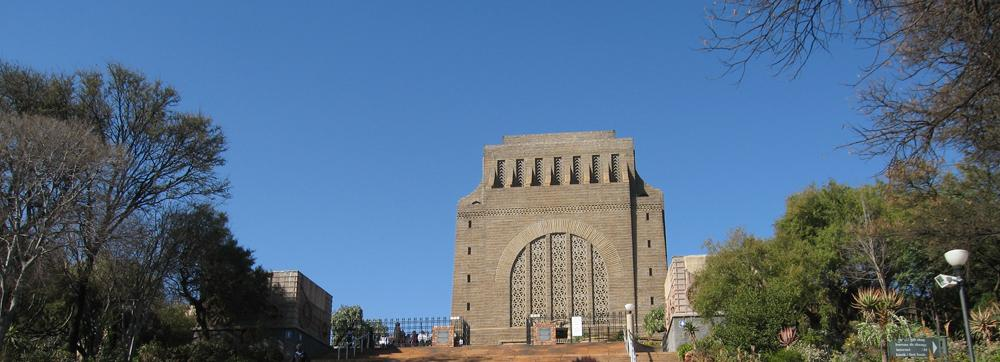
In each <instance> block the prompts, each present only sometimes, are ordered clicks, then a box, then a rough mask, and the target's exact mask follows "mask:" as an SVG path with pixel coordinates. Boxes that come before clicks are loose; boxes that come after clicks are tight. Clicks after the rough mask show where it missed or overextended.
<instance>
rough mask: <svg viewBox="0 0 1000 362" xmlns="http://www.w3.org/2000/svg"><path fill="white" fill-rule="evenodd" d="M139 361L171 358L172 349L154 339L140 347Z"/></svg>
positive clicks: (160, 361)
mask: <svg viewBox="0 0 1000 362" xmlns="http://www.w3.org/2000/svg"><path fill="white" fill-rule="evenodd" d="M138 355H139V361H142V362H165V361H169V360H171V356H170V351H169V350H167V348H166V347H163V344H161V343H160V342H157V341H152V342H149V343H146V344H144V345H143V346H142V347H139V352H138Z"/></svg>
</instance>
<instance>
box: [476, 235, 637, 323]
mask: <svg viewBox="0 0 1000 362" xmlns="http://www.w3.org/2000/svg"><path fill="white" fill-rule="evenodd" d="M552 234H566V235H575V236H578V237H580V238H582V239H585V241H587V242H589V243H590V245H592V247H593V251H594V252H595V253H596V254H598V255H600V257H601V259H603V262H604V267H605V268H606V269H607V270H606V273H607V277H608V280H607V282H608V283H609V284H617V283H622V282H625V281H626V279H627V278H626V275H625V273H624V270H623V269H624V265H623V261H622V258H621V256H620V255H619V252H618V250H617V249H616V248H615V247H614V245H613V243H612V241H611V240H610V239H608V238H607V237H605V236H604V234H602V233H601V232H600V231H598V230H597V229H595V228H594V227H593V226H590V225H588V224H587V223H584V222H581V221H578V220H567V219H552V220H543V221H539V222H536V223H534V224H531V225H529V226H527V227H525V228H524V229H522V230H521V231H520V232H518V233H517V235H515V236H514V237H513V238H511V239H510V241H509V242H508V243H507V245H506V246H505V247H504V249H503V252H502V253H501V254H500V259H499V261H498V262H497V266H496V269H495V271H494V277H493V282H494V290H495V291H496V292H497V293H498V294H497V295H496V298H497V300H498V301H501V300H502V301H509V300H510V295H508V293H510V292H512V290H511V276H512V274H511V272H512V270H513V268H514V262H515V261H516V260H517V259H518V255H519V254H520V253H521V251H522V250H525V249H526V248H529V249H530V246H531V243H532V242H533V241H535V240H538V239H539V238H541V237H545V236H547V235H552ZM503 304H504V305H505V306H506V308H504V309H506V311H507V313H510V309H509V308H510V305H509V304H508V303H503Z"/></svg>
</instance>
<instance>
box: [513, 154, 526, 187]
mask: <svg viewBox="0 0 1000 362" xmlns="http://www.w3.org/2000/svg"><path fill="white" fill-rule="evenodd" d="M521 186H524V160H515V161H514V180H513V182H511V183H510V187H521Z"/></svg>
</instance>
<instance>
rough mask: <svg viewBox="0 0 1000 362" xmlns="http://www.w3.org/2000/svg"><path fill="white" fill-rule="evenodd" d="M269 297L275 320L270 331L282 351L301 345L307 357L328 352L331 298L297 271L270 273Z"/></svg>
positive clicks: (292, 349) (271, 323) (270, 325)
mask: <svg viewBox="0 0 1000 362" xmlns="http://www.w3.org/2000/svg"><path fill="white" fill-rule="evenodd" d="M271 286H272V287H273V288H274V289H275V291H276V292H277V293H275V295H274V296H272V298H273V301H274V304H275V305H276V306H277V307H278V312H279V313H278V317H277V318H276V319H275V320H274V321H272V322H270V323H269V325H268V327H270V328H271V329H272V330H273V331H274V332H275V333H276V334H278V335H279V337H280V338H281V339H282V340H283V341H284V343H285V348H286V350H290V351H294V349H295V345H296V344H300V343H301V344H302V346H303V348H305V349H306V352H307V353H309V355H311V356H317V355H321V354H323V353H326V352H328V351H329V348H330V315H331V309H332V305H333V297H332V296H331V295H330V293H327V292H326V291H325V290H323V288H320V287H319V285H316V283H313V281H312V280H310V279H309V278H307V277H306V276H305V275H304V274H302V273H301V272H299V271H297V270H287V271H273V272H271Z"/></svg>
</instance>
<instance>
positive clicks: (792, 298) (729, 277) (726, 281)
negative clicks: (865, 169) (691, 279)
mask: <svg viewBox="0 0 1000 362" xmlns="http://www.w3.org/2000/svg"><path fill="white" fill-rule="evenodd" d="M882 187H883V186H881V185H876V186H866V187H862V188H857V189H855V188H850V187H847V186H844V185H840V184H837V183H834V182H830V183H828V184H827V185H826V186H824V187H822V188H817V187H810V188H807V189H806V190H804V191H802V192H800V193H797V194H795V195H792V196H791V197H789V198H788V201H787V208H786V212H785V214H784V215H783V216H782V217H781V218H780V219H779V220H778V221H777V222H776V223H775V237H774V238H773V239H770V240H762V239H758V238H755V237H753V236H751V235H747V234H746V233H744V232H742V231H741V230H736V231H734V232H733V233H732V234H731V235H730V236H729V238H728V240H726V241H725V242H723V243H719V244H709V247H710V251H711V255H710V256H709V258H708V260H707V264H706V268H705V270H704V271H702V272H701V273H700V274H699V275H698V276H697V278H696V281H695V285H694V292H693V295H692V296H693V303H692V304H693V306H694V308H695V310H697V311H698V312H699V313H701V314H702V315H722V316H724V318H723V321H722V322H721V323H720V324H719V325H718V326H716V327H715V328H714V332H713V333H715V335H716V336H717V337H718V338H719V339H720V340H721V341H722V342H723V344H725V345H726V346H727V347H729V348H737V349H740V350H743V351H751V350H755V351H758V352H769V351H775V350H777V349H778V347H779V343H778V339H777V335H778V332H779V331H780V330H781V329H782V328H784V327H792V326H794V327H797V329H798V331H799V332H800V335H801V336H802V340H803V342H806V343H810V344H819V345H824V346H834V347H836V346H839V345H840V344H841V343H843V341H844V339H845V338H847V336H848V334H849V333H850V330H851V329H850V325H849V321H850V320H851V318H852V317H853V316H854V315H856V314H857V312H856V311H854V310H852V308H851V305H850V304H851V295H852V291H853V290H854V289H856V288H857V287H858V286H859V285H867V284H870V283H871V281H872V280H875V274H877V273H876V271H880V272H884V271H885V268H884V267H883V266H882V265H881V264H880V265H878V268H875V266H873V265H871V263H868V262H867V259H866V258H864V257H863V255H861V254H859V253H856V252H855V251H854V250H851V244H850V243H849V242H848V241H850V240H854V239H855V238H857V237H858V232H859V231H858V230H859V229H858V228H859V222H860V221H861V220H862V218H861V215H863V211H864V213H867V214H868V215H869V216H870V218H872V219H874V220H876V221H877V222H879V223H881V222H888V221H887V220H893V219H894V218H896V217H897V216H896V215H897V214H898V213H897V212H896V211H894V210H895V209H892V208H889V207H887V206H886V204H885V202H884V201H882V200H881V198H882V195H883V193H882V191H881V188H882ZM869 225H870V224H869ZM880 240H881V239H880ZM882 275H885V274H884V273H883V274H882Z"/></svg>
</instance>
